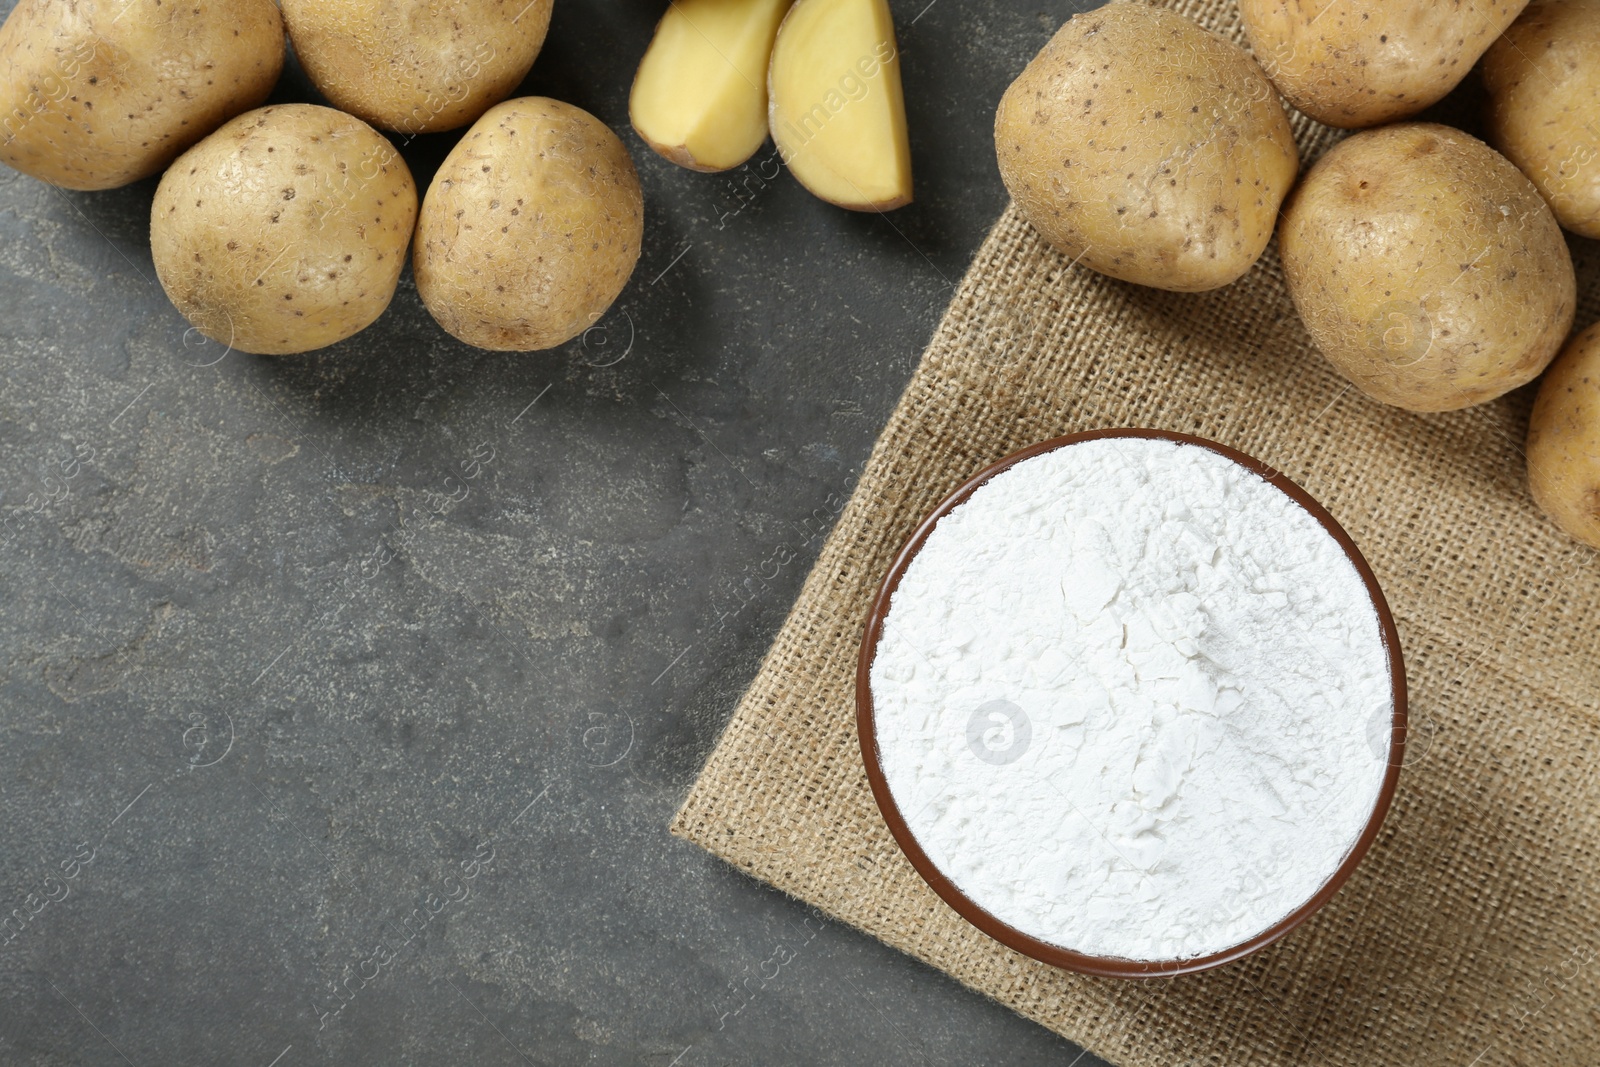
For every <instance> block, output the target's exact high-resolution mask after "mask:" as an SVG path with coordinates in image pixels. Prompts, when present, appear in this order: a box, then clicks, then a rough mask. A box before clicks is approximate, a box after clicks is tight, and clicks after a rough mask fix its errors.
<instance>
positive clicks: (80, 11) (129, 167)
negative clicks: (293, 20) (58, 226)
mask: <svg viewBox="0 0 1600 1067" xmlns="http://www.w3.org/2000/svg"><path fill="white" fill-rule="evenodd" d="M283 57H284V38H283V21H282V19H280V18H279V16H278V8H277V5H276V4H274V3H273V2H272V0H225V2H223V0H186V2H184V3H176V4H174V3H165V4H163V3H160V2H158V0H128V2H127V3H126V5H124V4H123V3H122V2H121V0H20V2H19V3H18V4H17V6H16V8H15V9H13V10H12V12H11V15H10V17H9V18H7V19H6V22H5V25H4V26H3V27H0V162H3V163H5V164H6V165H7V166H10V167H14V168H16V169H17V170H20V171H22V172H23V173H24V174H28V175H31V176H33V177H35V178H38V179H39V180H40V181H44V182H49V183H50V184H52V185H59V186H61V187H63V188H66V189H83V190H93V189H114V188H116V187H118V186H122V185H127V184H128V183H129V182H134V181H138V180H139V179H140V178H145V177H149V176H150V175H152V174H155V173H157V172H159V171H160V170H161V169H162V168H163V167H165V166H166V165H167V164H168V163H170V162H171V161H172V160H173V159H174V158H175V157H176V156H177V155H178V153H180V152H182V151H183V150H184V149H186V148H188V147H189V146H190V145H192V144H194V143H195V142H196V141H198V140H200V138H202V137H204V136H205V135H206V134H208V133H210V132H211V131H212V130H214V129H216V128H217V127H218V126H220V125H222V124H223V123H224V122H226V121H228V120H229V119H231V118H233V117H234V116H235V115H238V114H240V113H242V112H245V111H248V110H250V109H251V108H253V107H255V106H257V105H258V104H260V103H261V102H262V101H263V100H265V99H266V98H267V95H268V94H269V93H271V92H272V87H273V85H274V84H275V83H276V82H277V80H278V74H279V73H280V72H281V71H282V70H283Z"/></svg>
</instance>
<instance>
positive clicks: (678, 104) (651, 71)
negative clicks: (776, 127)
mask: <svg viewBox="0 0 1600 1067" xmlns="http://www.w3.org/2000/svg"><path fill="white" fill-rule="evenodd" d="M789 4H790V0H672V4H671V6H670V7H668V8H667V13H666V14H665V15H663V16H662V18H661V22H660V24H658V25H657V26H656V35H655V37H654V38H653V39H652V40H651V42H650V47H649V48H648V49H647V50H646V51H645V54H644V59H643V61H641V62H640V64H639V73H638V74H636V75H635V76H634V79H633V92H632V94H631V95H630V96H629V98H628V114H629V117H630V118H631V119H632V120H633V128H634V130H635V131H636V132H637V133H638V134H639V136H640V137H642V138H643V139H644V142H645V143H646V144H648V145H649V146H650V147H651V148H653V149H655V151H656V152H657V153H659V154H660V155H663V156H665V157H666V158H667V159H670V160H672V162H674V163H676V164H678V165H679V166H680V167H688V168H689V169H690V170H700V171H717V170H729V169H731V168H733V167H737V166H738V165H739V164H741V163H743V162H744V161H745V160H747V159H749V158H750V157H751V155H753V154H754V153H755V150H756V149H758V148H760V147H761V142H762V141H765V140H766V139H767V61H768V59H769V58H770V57H771V56H772V42H773V40H774V39H775V38H776V37H777V35H778V24H779V23H781V22H782V21H783V16H784V14H785V13H786V12H787V11H788V10H789Z"/></svg>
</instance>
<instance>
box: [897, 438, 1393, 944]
mask: <svg viewBox="0 0 1600 1067" xmlns="http://www.w3.org/2000/svg"><path fill="white" fill-rule="evenodd" d="M1389 669H1390V668H1389V658H1388V653H1387V650H1386V646H1385V644H1384V640H1383V635H1382V632H1381V630H1380V628H1379V623H1378V616H1377V611H1376V609H1375V608H1374V606H1373V604H1372V600H1371V596H1370V594H1369V593H1368V591H1367V587H1366V585H1365V584H1364V583H1363V581H1362V579H1361V576H1360V574H1359V573H1358V572H1357V571H1356V569H1355V566H1354V565H1353V564H1352V563H1351V561H1350V559H1349V557H1348V556H1346V555H1345V554H1344V552H1343V551H1342V549H1341V548H1340V546H1339V544H1338V542H1336V541H1335V540H1334V539H1333V537H1332V535H1331V534H1329V532H1328V531H1327V530H1326V529H1325V528H1324V527H1323V526H1322V525H1321V524H1320V523H1319V522H1317V520H1316V519H1315V518H1314V517H1312V515H1311V514H1310V513H1308V512H1307V511H1306V510H1305V509H1304V508H1302V507H1301V506H1300V505H1299V504H1297V503H1296V502H1295V501H1294V500H1293V499H1291V498H1290V497H1289V496H1288V495H1286V494H1285V493H1284V492H1283V491H1282V490H1280V489H1278V488H1277V487H1276V486H1274V485H1272V484H1271V483H1270V482H1268V481H1266V480H1265V479H1263V478H1261V477H1260V476H1259V475H1257V474H1255V473H1254V472H1252V471H1249V470H1247V469H1245V468H1244V467H1241V466H1239V465H1238V464H1236V463H1234V462H1233V461H1231V460H1229V459H1227V458H1226V457H1224V456H1222V455H1220V454H1218V453H1216V452H1213V451H1211V450H1210V449H1207V448H1203V447H1200V446H1197V445H1188V444H1180V443H1178V442H1175V441H1170V440H1158V439H1143V438H1103V439H1097V440H1092V441H1086V442H1081V443H1078V444H1075V445H1068V446H1065V447H1062V448H1058V449H1055V450H1054V451H1051V452H1047V453H1045V454H1043V455H1040V456H1036V457H1034V458H1032V459H1028V460H1024V461H1022V462H1021V463H1018V464H1016V465H1014V466H1012V467H1011V468H1009V469H1008V470H1005V471H1003V472H1001V473H1000V474H998V475H996V476H995V477H994V478H992V479H990V480H989V481H988V482H986V483H985V484H984V485H982V486H981V487H979V488H978V490H977V491H976V492H974V493H973V494H972V495H971V497H969V498H968V500H967V501H966V502H965V503H963V504H962V505H960V506H959V507H957V508H956V509H954V510H953V511H952V512H951V513H950V514H948V515H946V516H945V517H944V518H943V519H941V520H940V521H939V523H938V525H937V526H936V527H935V528H934V530H933V532H932V534H931V535H930V536H929V537H928V539H927V541H926V542H925V543H924V544H923V546H922V548H921V550H920V551H919V552H918V554H917V555H916V557H915V559H913V561H912V562H911V564H910V566H909V567H908V568H907V569H906V572H905V574H904V576H903V577H902V579H901V581H900V585H899V587H898V589H897V590H896V591H895V593H894V595H893V597H892V599H891V601H890V607H889V612H888V617H887V620H886V625H885V627H884V630H883V634H882V637H881V639H880V641H879V644H878V648H877V652H876V656H875V658H874V660H873V662H872V668H871V686H872V701H873V711H874V719H875V731H876V734H877V740H878V751H879V757H880V760H881V763H882V766H883V772H884V775H885V777H886V779H887V781H888V785H889V788H890V791H891V792H892V794H893V796H894V800H895V804H896V806H897V807H898V808H899V810H900V812H901V814H902V816H904V818H905V820H906V823H907V824H908V826H909V828H910V830H911V832H912V834H913V835H914V836H915V837H916V839H917V842H918V844H919V845H920V846H921V847H922V850H923V851H924V852H925V853H927V855H928V857H929V859H931V860H932V861H933V862H934V863H935V864H937V865H938V867H939V868H940V869H941V870H942V871H943V872H944V873H945V874H946V875H947V876H948V877H949V878H950V880H951V881H953V882H954V883H955V884H956V886H957V887H958V888H960V889H961V891H962V892H963V893H964V894H965V895H966V896H967V897H968V898H969V899H970V900H972V901H973V902H974V903H976V904H977V905H979V906H980V907H982V908H983V909H984V910H986V911H988V912H989V913H990V914H991V915H993V916H995V917H996V918H998V919H1000V920H1002V921H1003V922H1005V923H1007V924H1009V925H1010V926H1012V927H1014V928H1016V929H1018V930H1020V931H1022V932H1023V933H1025V934H1028V935H1030V936H1032V937H1035V938H1037V939H1039V940H1041V941H1045V942H1048V943H1050V944H1053V945H1057V946H1060V947H1062V948H1067V949H1072V950H1075V951H1078V952H1083V953H1088V954H1090V955H1095V956H1109V957H1118V958H1123V959H1133V960H1181V959H1190V958H1194V957H1197V956H1203V955H1209V954H1211V953H1214V952H1220V951H1222V950H1224V949H1228V948H1232V947H1234V946H1236V945H1238V944H1240V943H1242V942H1244V941H1246V940H1248V939H1250V938H1251V937H1254V936H1255V935H1256V934H1259V933H1262V932H1263V931H1265V930H1267V929H1268V928H1269V927H1271V926H1273V925H1274V924H1275V923H1277V922H1278V921H1279V920H1280V919H1283V918H1284V917H1285V916H1287V915H1288V914H1289V913H1290V912H1292V911H1294V910H1295V909H1297V908H1298V907H1300V906H1301V905H1302V904H1304V903H1305V902H1306V901H1307V900H1309V899H1310V898H1311V897H1312V896H1314V895H1315V894H1316V892H1317V891H1318V890H1319V889H1321V887H1322V886H1323V885H1324V884H1326V882H1327V881H1328V879H1329V878H1330V877H1331V876H1332V875H1333V873H1334V871H1335V870H1336V869H1337V868H1338V866H1339V865H1340V863H1341V862H1342V861H1343V860H1344V858H1345V856H1346V855H1348V853H1349V851H1350V849H1351V848H1352V846H1353V845H1354V844H1355V842H1356V839H1357V838H1358V837H1359V836H1360V835H1361V832H1362V830H1363V829H1364V827H1365V825H1366V823H1367V821H1368V819H1369V818H1370V817H1371V815H1372V811H1373V807H1374V805H1375V803H1376V802H1377V798H1378V794H1379V790H1380V787H1381V785H1382V780H1383V777H1384V773H1385V765H1386V763H1387V762H1388V758H1389V728H1390V722H1391V716H1392V714H1393V693H1392V689H1391V685H1392V681H1391V678H1390V674H1389Z"/></svg>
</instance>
